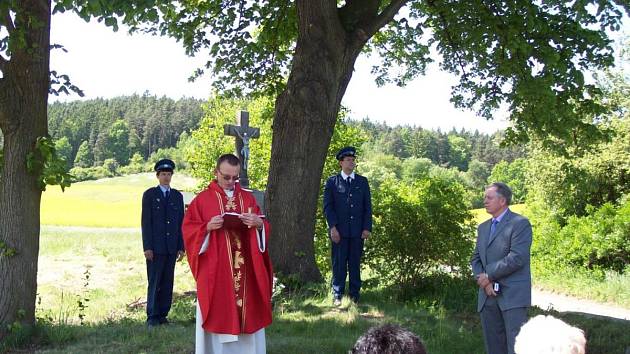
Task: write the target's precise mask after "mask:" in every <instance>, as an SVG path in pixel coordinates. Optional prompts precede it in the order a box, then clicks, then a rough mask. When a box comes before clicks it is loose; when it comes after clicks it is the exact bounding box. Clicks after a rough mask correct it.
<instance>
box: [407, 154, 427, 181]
mask: <svg viewBox="0 0 630 354" xmlns="http://www.w3.org/2000/svg"><path fill="white" fill-rule="evenodd" d="M431 167H433V163H432V162H431V160H429V159H427V158H426V157H410V158H407V159H404V160H403V162H402V179H403V180H405V181H414V180H418V179H422V178H425V177H428V176H429V171H431Z"/></svg>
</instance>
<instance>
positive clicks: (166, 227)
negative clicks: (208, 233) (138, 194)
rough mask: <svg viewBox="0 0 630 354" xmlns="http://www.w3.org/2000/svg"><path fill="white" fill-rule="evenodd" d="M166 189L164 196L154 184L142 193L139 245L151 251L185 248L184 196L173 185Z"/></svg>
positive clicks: (173, 250) (168, 251) (163, 252)
mask: <svg viewBox="0 0 630 354" xmlns="http://www.w3.org/2000/svg"><path fill="white" fill-rule="evenodd" d="M169 193H170V195H169V197H168V200H166V199H165V198H164V194H163V193H162V190H161V189H160V187H153V188H149V189H147V190H146V191H145V192H144V194H143V195H142V245H143V247H144V250H145V251H146V250H153V253H154V254H174V253H177V251H183V250H184V240H183V238H182V220H183V219H184V198H183V196H182V194H181V193H180V192H179V191H178V190H176V189H173V188H171V190H170V192H169Z"/></svg>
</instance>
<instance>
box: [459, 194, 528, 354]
mask: <svg viewBox="0 0 630 354" xmlns="http://www.w3.org/2000/svg"><path fill="white" fill-rule="evenodd" d="M511 199H512V191H511V190H510V188H509V187H508V186H507V185H506V184H504V183H499V182H497V183H492V184H491V185H490V186H489V187H487V188H486V193H485V197H484V206H485V208H486V211H487V212H488V213H489V214H490V215H492V218H491V219H489V220H487V221H485V222H483V223H482V224H481V225H479V227H478V228H477V246H476V247H475V253H474V254H473V256H472V259H471V260H470V264H471V266H472V270H473V273H474V274H475V278H476V279H477V285H479V296H478V301H477V311H479V313H480V315H481V325H482V327H483V334H484V342H485V346H486V352H487V353H488V354H506V353H508V354H513V353H514V340H515V338H516V335H517V334H518V332H519V330H520V328H521V326H522V325H523V324H524V323H525V322H527V309H528V307H529V306H530V305H531V297H532V281H531V271H530V266H529V260H530V248H531V245H532V226H531V224H530V223H529V220H527V218H525V217H524V216H522V215H519V214H516V213H514V212H512V211H510V209H509V208H508V207H509V205H510V201H511Z"/></svg>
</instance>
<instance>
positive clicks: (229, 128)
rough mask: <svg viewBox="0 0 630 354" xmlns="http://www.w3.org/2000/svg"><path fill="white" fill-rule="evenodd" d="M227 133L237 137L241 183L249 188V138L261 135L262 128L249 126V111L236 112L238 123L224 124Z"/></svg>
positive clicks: (224, 130)
mask: <svg viewBox="0 0 630 354" xmlns="http://www.w3.org/2000/svg"><path fill="white" fill-rule="evenodd" d="M223 132H224V134H225V135H229V136H233V137H235V138H236V156H238V158H239V159H240V160H241V174H240V178H239V183H240V184H241V186H243V187H245V188H249V179H248V178H247V168H248V165H247V163H248V160H249V139H256V138H258V137H260V129H259V128H254V127H250V126H249V112H247V111H238V112H236V125H233V124H225V125H223Z"/></svg>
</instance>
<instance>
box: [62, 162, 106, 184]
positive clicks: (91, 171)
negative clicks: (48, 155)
mask: <svg viewBox="0 0 630 354" xmlns="http://www.w3.org/2000/svg"><path fill="white" fill-rule="evenodd" d="M108 161H109V163H110V166H109V167H107V166H105V165H103V166H93V167H73V168H72V169H71V170H70V173H71V174H72V176H73V180H74V181H75V182H80V181H89V180H96V179H101V178H109V177H114V176H116V170H115V166H112V165H111V164H112V163H115V162H116V161H115V160H113V159H109V160H108ZM112 167H114V171H112Z"/></svg>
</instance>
